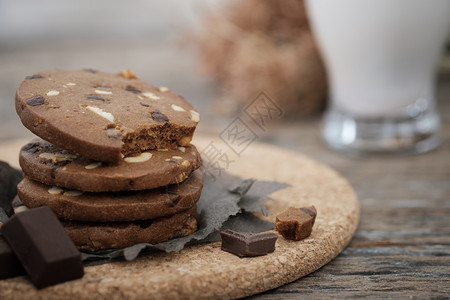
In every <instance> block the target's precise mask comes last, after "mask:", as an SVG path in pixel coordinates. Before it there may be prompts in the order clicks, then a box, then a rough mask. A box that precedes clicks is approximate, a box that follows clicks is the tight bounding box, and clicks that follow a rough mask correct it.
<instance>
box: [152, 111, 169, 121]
mask: <svg viewBox="0 0 450 300" xmlns="http://www.w3.org/2000/svg"><path fill="white" fill-rule="evenodd" d="M151 115H152V119H153V120H154V121H156V122H158V123H167V122H169V118H168V117H167V116H166V115H165V114H163V113H161V112H160V111H157V110H154V111H152V112H151Z"/></svg>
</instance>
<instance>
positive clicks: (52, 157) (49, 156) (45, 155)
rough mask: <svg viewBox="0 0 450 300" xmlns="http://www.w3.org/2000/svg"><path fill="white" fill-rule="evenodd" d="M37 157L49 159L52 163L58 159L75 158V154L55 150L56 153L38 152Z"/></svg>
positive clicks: (58, 160)
mask: <svg viewBox="0 0 450 300" xmlns="http://www.w3.org/2000/svg"><path fill="white" fill-rule="evenodd" d="M39 157H40V158H44V159H50V160H51V161H52V162H53V163H56V162H60V161H67V160H69V161H71V160H74V159H75V158H77V155H75V154H71V153H64V152H56V153H49V152H43V153H41V154H39Z"/></svg>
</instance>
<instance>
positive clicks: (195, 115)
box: [191, 110, 200, 123]
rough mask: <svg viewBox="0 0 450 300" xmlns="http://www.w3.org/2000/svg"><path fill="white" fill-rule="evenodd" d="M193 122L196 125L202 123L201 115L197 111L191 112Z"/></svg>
mask: <svg viewBox="0 0 450 300" xmlns="http://www.w3.org/2000/svg"><path fill="white" fill-rule="evenodd" d="M191 120H192V121H193V122H195V123H198V122H200V114H199V113H198V112H196V111H195V110H191Z"/></svg>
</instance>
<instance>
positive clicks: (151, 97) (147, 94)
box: [142, 92, 161, 100]
mask: <svg viewBox="0 0 450 300" xmlns="http://www.w3.org/2000/svg"><path fill="white" fill-rule="evenodd" d="M142 95H144V96H145V97H147V98H149V99H152V100H159V99H161V98H159V97H158V96H156V95H155V94H153V93H152V92H144V93H142Z"/></svg>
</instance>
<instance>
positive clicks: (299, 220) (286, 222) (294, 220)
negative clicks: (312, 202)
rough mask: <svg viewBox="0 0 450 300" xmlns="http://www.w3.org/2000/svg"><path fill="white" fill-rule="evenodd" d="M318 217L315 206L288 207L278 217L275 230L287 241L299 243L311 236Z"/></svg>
mask: <svg viewBox="0 0 450 300" xmlns="http://www.w3.org/2000/svg"><path fill="white" fill-rule="evenodd" d="M316 216H317V211H316V208H315V207H314V206H310V207H302V208H295V207H288V208H287V209H286V210H285V211H283V212H282V213H280V214H279V215H277V217H276V223H275V229H276V230H277V231H278V232H279V233H280V234H281V235H282V236H283V237H284V238H285V239H288V240H294V241H299V240H302V239H304V238H307V237H308V236H309V235H310V234H311V232H312V227H313V225H314V222H315V220H316Z"/></svg>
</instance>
